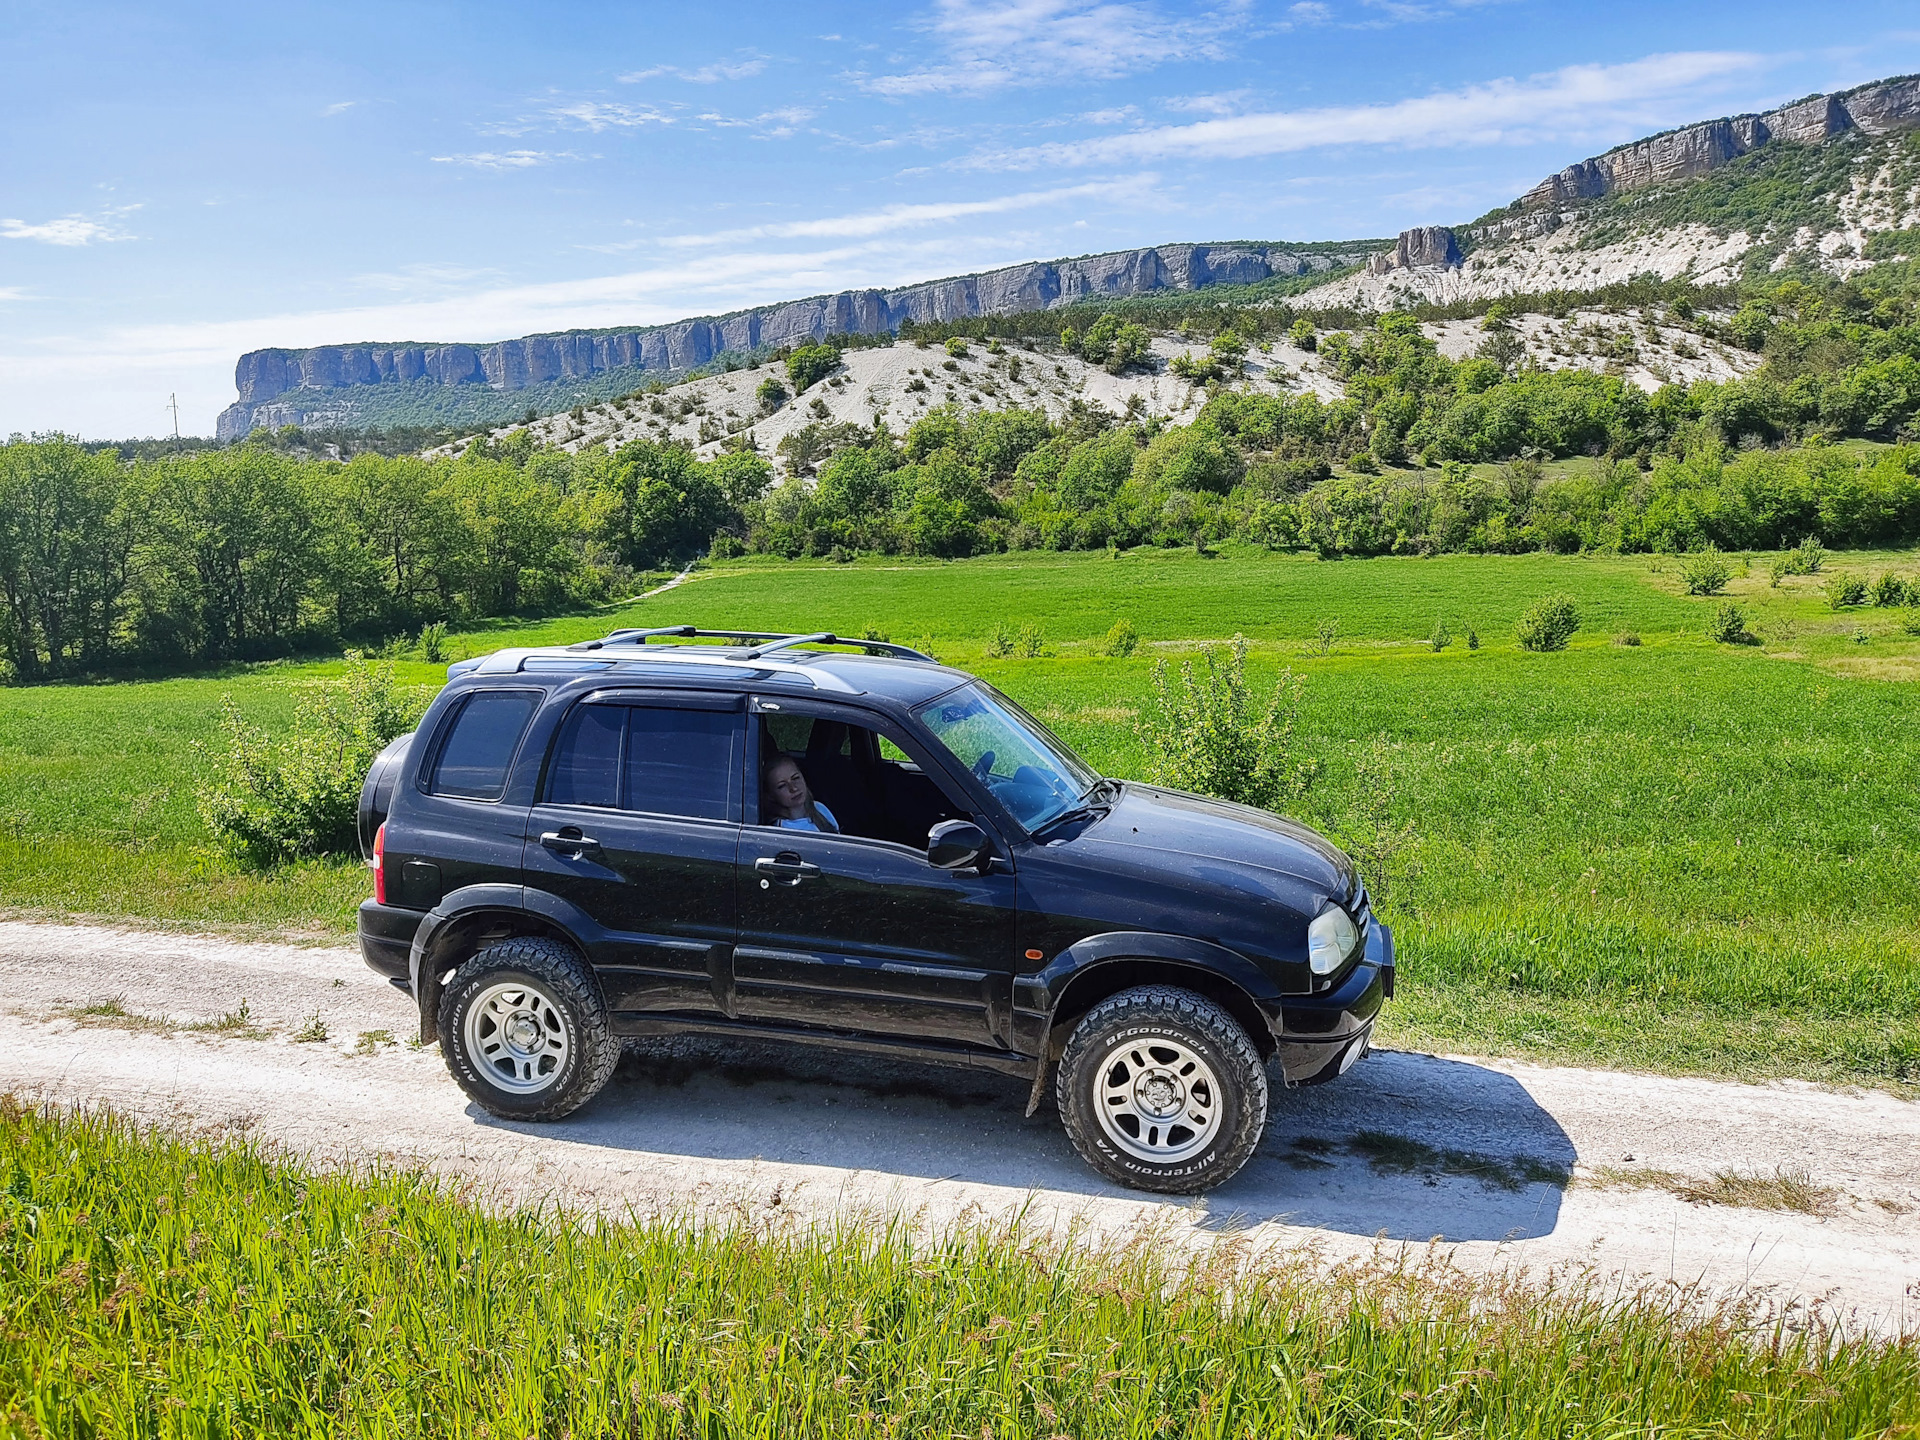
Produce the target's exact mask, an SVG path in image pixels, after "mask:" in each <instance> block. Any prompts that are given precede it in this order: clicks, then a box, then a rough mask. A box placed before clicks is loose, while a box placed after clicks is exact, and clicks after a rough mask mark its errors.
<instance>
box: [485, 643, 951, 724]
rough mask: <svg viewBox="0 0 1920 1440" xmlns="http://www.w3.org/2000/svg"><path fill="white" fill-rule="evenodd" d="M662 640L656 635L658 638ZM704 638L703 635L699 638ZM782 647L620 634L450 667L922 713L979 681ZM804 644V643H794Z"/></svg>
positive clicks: (926, 664)
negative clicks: (759, 692)
mask: <svg viewBox="0 0 1920 1440" xmlns="http://www.w3.org/2000/svg"><path fill="white" fill-rule="evenodd" d="M655 633H657V632H655ZM695 633H696V634H697V633H700V632H695ZM758 638H761V639H765V640H778V641H781V642H784V643H779V644H772V645H767V644H758V643H754V642H752V641H746V642H743V643H740V644H734V645H699V644H691V645H687V644H648V643H647V639H648V634H647V633H644V632H627V633H622V632H618V631H616V632H615V633H614V634H613V635H609V636H608V637H606V638H605V639H604V640H596V641H586V642H582V643H580V644H576V645H547V646H527V647H512V648H508V649H504V650H496V651H494V652H493V653H492V654H490V655H478V656H474V657H473V658H471V659H468V660H461V661H457V662H455V663H454V664H452V665H449V666H448V667H447V676H448V678H449V679H450V680H457V679H460V678H462V677H475V678H481V679H484V678H490V677H496V676H501V677H503V676H507V675H514V676H519V677H525V678H528V679H550V680H551V681H552V683H556V684H564V683H566V682H567V681H570V680H574V679H578V678H580V677H582V676H585V675H589V674H599V675H602V676H604V677H605V678H606V680H607V681H608V682H610V683H616V684H639V685H647V684H656V683H660V684H666V685H671V686H700V685H711V686H713V687H716V688H721V689H726V690H747V689H756V688H767V689H777V690H781V691H785V692H787V693H793V694H809V693H811V694H814V695H816V696H818V697H819V698H821V699H831V698H834V697H851V696H867V697H871V698H874V699H881V700H887V701H891V702H893V703H894V704H897V705H905V706H912V705H918V704H920V703H922V702H923V701H926V700H931V699H933V698H934V697H935V696H936V695H943V694H945V693H946V692H947V691H949V690H951V689H953V688H954V687H955V686H956V685H961V684H965V683H966V682H967V681H969V680H972V679H973V678H974V677H973V676H972V675H969V674H968V673H967V672H966V671H964V670H957V669H955V668H953V667H952V666H950V665H942V664H939V663H938V662H937V661H935V660H932V659H931V658H928V657H925V656H921V655H920V654H919V652H918V651H914V650H909V649H907V648H906V647H905V646H896V645H887V644H886V642H881V641H861V640H846V641H834V642H833V643H840V644H847V645H871V646H874V647H879V646H882V645H885V648H887V649H889V650H893V651H896V652H898V653H896V654H882V655H874V654H863V653H854V654H849V653H847V652H845V651H834V650H825V649H820V648H816V646H817V644H823V643H828V642H829V641H831V640H832V637H827V639H826V640H821V641H817V642H814V643H805V642H807V641H809V640H810V638H811V637H805V636H780V637H773V636H766V637H758ZM795 642H800V643H795Z"/></svg>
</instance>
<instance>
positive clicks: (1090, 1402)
mask: <svg viewBox="0 0 1920 1440" xmlns="http://www.w3.org/2000/svg"><path fill="white" fill-rule="evenodd" d="M0 1166H4V1167H5V1169H6V1171H7V1173H8V1174H9V1175H10V1176H11V1177H12V1178H11V1179H10V1180H9V1182H8V1184H7V1186H6V1188H5V1189H4V1191H0V1312H3V1313H4V1320H3V1321H0V1431H4V1432H5V1433H8V1434H15V1435H33V1436H45V1437H53V1440H67V1437H74V1440H79V1437H93V1436H98V1435H154V1436H228V1435H232V1436H239V1435H274V1436H307V1435H313V1436H329V1437H331V1436H379V1437H402V1436H412V1435H459V1436H474V1437H486V1436H501V1437H506V1436H511V1437H519V1436H541V1437H553V1440H559V1437H562V1436H574V1437H580V1440H585V1437H590V1436H607V1435H622V1436H661V1437H666V1436H676V1437H679V1436H701V1437H737V1440H750V1437H763V1436H764V1437H776V1436H777V1437H782V1440H784V1437H789V1436H791V1437H814V1436H899V1435H945V1436H997V1437H1002V1440H1013V1437H1027V1436H1034V1437H1039V1436H1052V1437H1060V1436H1076V1435H1079V1436H1137V1437H1142V1440H1145V1437H1153V1436H1195V1437H1223V1440H1224V1437H1235V1440H1238V1437H1247V1436H1301V1437H1325V1440H1333V1437H1336V1436H1348V1437H1351V1436H1368V1437H1377V1436H1388V1435H1393V1436H1406V1437H1409V1440H1426V1437H1432V1440H1439V1437H1458V1436H1468V1435H1476V1436H1489V1437H1491V1436H1500V1437H1523V1436H1539V1437H1545V1436H1558V1437H1593V1440H1601V1437H1617V1436H1627V1435H1633V1436H1650V1435H1659V1436H1661V1437H1663V1440H1691V1437H1709V1436H1711V1437H1722V1436H1728V1435H1740V1436H1751V1437H1807V1440H1855V1437H1858V1440H1866V1437H1875V1436H1892V1435H1896V1434H1908V1433H1911V1432H1910V1431H1908V1430H1906V1429H1904V1428H1901V1427H1903V1426H1904V1425H1905V1424H1910V1423H1911V1422H1912V1421H1913V1420H1914V1418H1915V1417H1916V1415H1917V1414H1920V1352H1917V1351H1916V1348H1915V1344H1914V1342H1913V1341H1912V1340H1911V1339H1908V1340H1906V1341H1904V1342H1895V1343H1877V1342H1875V1341H1873V1340H1870V1339H1863V1338H1860V1337H1858V1336H1848V1335H1844V1334H1836V1333H1834V1332H1833V1331H1831V1330H1829V1329H1828V1328H1826V1327H1825V1326H1824V1325H1823V1324H1821V1323H1818V1319H1817V1317H1816V1318H1815V1323H1813V1324H1810V1325H1809V1324H1807V1323H1805V1322H1806V1320H1807V1319H1808V1318H1809V1317H1808V1316H1806V1315H1805V1314H1802V1315H1800V1316H1797V1317H1795V1323H1789V1324H1780V1323H1776V1322H1770V1321H1766V1320H1764V1319H1763V1318H1762V1317H1760V1316H1758V1315H1757V1314H1756V1313H1754V1312H1752V1311H1742V1310H1739V1309H1732V1308H1724V1307H1723V1308H1715V1307H1711V1306H1708V1305H1706V1304H1705V1303H1704V1302H1703V1301H1702V1300H1701V1298H1700V1297H1698V1296H1694V1295H1690V1294H1689V1293H1687V1292H1686V1291H1684V1290H1678V1289H1675V1288H1673V1287H1670V1286H1668V1285H1665V1284H1661V1285H1656V1286H1650V1287H1648V1288H1646V1289H1643V1290H1641V1291H1639V1292H1637V1293H1627V1294H1619V1293H1608V1292H1606V1291H1605V1290H1604V1289H1601V1288H1597V1287H1595V1286H1593V1285H1592V1284H1590V1283H1589V1282H1588V1281H1587V1280H1586V1279H1585V1278H1584V1277H1581V1276H1578V1275H1574V1276H1568V1277H1563V1278H1562V1279H1561V1280H1560V1281H1559V1282H1558V1283H1557V1284H1555V1285H1554V1286H1553V1287H1552V1288H1550V1289H1549V1288H1541V1287H1537V1286H1536V1285H1534V1284H1530V1283H1528V1282H1526V1281H1523V1280H1515V1279H1512V1278H1503V1279H1498V1280H1487V1281H1471V1280H1468V1279H1466V1278H1464V1277H1462V1276H1461V1275H1460V1274H1459V1273H1458V1272H1454V1271H1449V1270H1447V1269H1445V1268H1444V1267H1443V1266H1440V1265H1437V1264H1423V1263H1420V1262H1419V1261H1417V1260H1416V1261H1414V1262H1411V1263H1406V1264H1402V1265H1394V1264H1388V1263H1374V1264H1370V1265H1368V1264H1350V1265H1346V1266H1341V1267H1338V1268H1334V1269H1332V1270H1322V1269H1321V1268H1320V1267H1319V1266H1318V1265H1317V1264H1316V1263H1315V1261H1314V1259H1313V1257H1312V1256H1311V1255H1307V1254H1302V1253H1300V1252H1292V1253H1290V1254H1287V1253H1283V1254H1280V1255H1278V1256H1269V1257H1267V1258H1265V1259H1263V1260H1259V1261H1255V1262H1253V1263H1246V1262H1244V1261H1243V1260H1240V1259H1237V1258H1236V1256H1235V1253H1234V1251H1233V1249H1232V1248H1231V1247H1230V1246H1229V1247H1227V1248H1225V1249H1223V1250H1221V1251H1219V1252H1215V1253H1214V1254H1212V1255H1204V1254H1199V1253H1197V1252H1185V1251H1181V1250H1177V1249H1172V1248H1170V1247H1168V1246H1167V1245H1165V1244H1164V1243H1162V1242H1159V1241H1157V1240H1155V1239H1153V1238H1152V1237H1147V1238H1145V1239H1143V1240H1141V1241H1137V1242H1136V1243H1135V1244H1133V1245H1132V1246H1131V1247H1129V1248H1127V1249H1124V1250H1117V1251H1116V1250H1102V1249H1101V1248H1099V1247H1097V1246H1065V1247H1055V1246H1052V1245H1048V1244H1045V1243H1040V1242H1036V1241H1034V1240H1032V1239H1029V1238H1027V1237H1023V1236H1021V1235H1019V1234H1017V1233H1014V1234H1005V1233H1002V1234H997V1235H987V1234H973V1235H966V1234H961V1235H958V1236H955V1237H950V1238H947V1239H944V1240H933V1239H924V1238H923V1239H916V1238H914V1237H912V1236H911V1235H910V1234H908V1233H907V1232H906V1231H904V1230H903V1229H900V1228H896V1227H890V1228H887V1229H884V1230H879V1231H872V1232H865V1233H856V1234H846V1235H809V1234H806V1233H801V1232H783V1231H781V1230H779V1229H770V1228H767V1227H765V1226H761V1225H754V1224H752V1223H751V1222H747V1221H744V1220H743V1221H741V1222H738V1223H737V1224H735V1225H733V1226H730V1227H729V1226H723V1225H721V1226H706V1227H700V1228H695V1227H690V1226H675V1225H670V1224H665V1225H663V1224H648V1225H638V1226H633V1227H627V1226H623V1225H618V1224H609V1223H605V1222H601V1223H597V1224H596V1223H592V1222H588V1223H576V1222H573V1221H570V1220H569V1219H568V1218H567V1217H565V1216H555V1215H547V1216H533V1215H530V1214H527V1213H524V1212H522V1213H518V1214H512V1215H494V1214H488V1213H485V1212H484V1211H481V1210H479V1209H476V1208H474V1207H472V1206H470V1205H466V1204H461V1203H458V1202H457V1201H455V1200H453V1199H451V1198H450V1197H449V1196H448V1194H447V1193H446V1192H445V1191H444V1190H443V1189H440V1188H438V1187H436V1186H434V1185H433V1184H432V1183H430V1182H428V1181H426V1180H423V1179H422V1178H420V1177H418V1176H412V1175H407V1174H394V1173H385V1174H375V1175H372V1176H370V1177H365V1178H361V1179H355V1178H353V1177H351V1176H346V1175H341V1174H337V1173H317V1172H314V1171H312V1170H308V1169H302V1168H299V1167H295V1166H291V1165H286V1164H280V1163H275V1162H274V1161H273V1160H271V1159H270V1158H267V1157H263V1156H262V1155H261V1154H260V1153H259V1152H257V1151H253V1150H248V1149H244V1148H215V1147H213V1146H210V1145H208V1144H206V1143H204V1142H200V1143H182V1142H180V1141H178V1140H175V1139H171V1138H168V1137H165V1136H156V1135H140V1134H136V1133H135V1132H133V1131H132V1130H130V1129H129V1128H127V1127H124V1126H121V1125H117V1124H115V1123H113V1122H112V1121H111V1120H108V1119H104V1118H101V1117H92V1118H75V1117H55V1118H50V1117H46V1116H42V1115H37V1114H34V1113H32V1112H29V1111H25V1110H23V1109H22V1108H21V1107H20V1106H18V1105H17V1104H15V1103H14V1102H13V1100H12V1098H11V1097H0ZM1188 1253H1193V1254H1194V1256H1195V1260H1196V1261H1197V1262H1198V1263H1196V1264H1192V1265H1189V1266H1188V1267H1187V1268H1186V1269H1185V1270H1184V1272H1183V1271H1182V1270H1181V1269H1180V1268H1179V1265H1180V1262H1181V1260H1182V1258H1183V1257H1184V1256H1185V1255H1186V1254H1188Z"/></svg>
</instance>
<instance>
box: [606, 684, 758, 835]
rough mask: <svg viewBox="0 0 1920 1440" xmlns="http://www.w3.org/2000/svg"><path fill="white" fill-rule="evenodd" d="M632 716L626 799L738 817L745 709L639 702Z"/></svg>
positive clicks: (704, 815)
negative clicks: (685, 707) (742, 711)
mask: <svg viewBox="0 0 1920 1440" xmlns="http://www.w3.org/2000/svg"><path fill="white" fill-rule="evenodd" d="M631 715H632V719H631V721H630V722H629V723H630V724H631V726H632V728H631V730H630V731H629V733H628V735H627V762H626V766H625V780H626V784H625V794H624V795H623V796H622V797H621V803H622V804H623V805H624V806H625V807H626V808H627V809H629V810H648V811H652V812H653V813H654V814H657V815H686V816H690V817H692V818H694V819H697V820H731V819H733V818H734V796H735V795H737V794H738V793H739V789H740V780H739V768H740V740H741V724H740V715H739V712H737V711H730V710H669V709H666V708H664V707H663V708H661V709H657V710H653V709H646V708H643V707H639V706H636V707H635V708H634V709H633V710H632V711H631Z"/></svg>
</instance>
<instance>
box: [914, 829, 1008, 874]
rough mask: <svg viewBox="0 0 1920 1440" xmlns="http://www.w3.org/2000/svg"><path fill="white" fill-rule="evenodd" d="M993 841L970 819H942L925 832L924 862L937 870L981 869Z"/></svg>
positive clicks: (990, 850) (989, 855) (986, 859)
mask: <svg viewBox="0 0 1920 1440" xmlns="http://www.w3.org/2000/svg"><path fill="white" fill-rule="evenodd" d="M992 857H993V842H992V841H991V840H989V839H987V832H986V831H984V830H982V829H981V828H980V827H979V826H978V825H976V824H974V823H973V822H972V821H971V820H942V821H941V822H940V823H939V824H938V825H936V826H934V827H933V828H932V829H931V830H929V831H928V832H927V863H928V864H929V865H931V866H933V867H934V868H935V869H937V870H980V869H984V868H985V866H986V862H987V861H988V860H990V859H991V858H992Z"/></svg>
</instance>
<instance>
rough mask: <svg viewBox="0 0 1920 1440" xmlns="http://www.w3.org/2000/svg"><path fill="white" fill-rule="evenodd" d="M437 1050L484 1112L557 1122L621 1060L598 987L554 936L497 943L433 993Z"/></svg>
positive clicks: (581, 1102)
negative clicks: (436, 997) (437, 1003)
mask: <svg viewBox="0 0 1920 1440" xmlns="http://www.w3.org/2000/svg"><path fill="white" fill-rule="evenodd" d="M439 1021H440V1049H441V1052H442V1053H443V1054H444V1055H445V1056H446V1060H447V1069H448V1070H449V1071H450V1072H452V1075H453V1078H454V1079H455V1080H456V1081H457V1082H459V1085H460V1088H461V1089H462V1090H465V1091H466V1092H467V1094H469V1095H471V1096H472V1097H473V1098H474V1100H475V1101H476V1102H477V1103H478V1104H479V1105H480V1107H481V1108H482V1109H484V1110H486V1111H487V1112H488V1113H489V1114H492V1115H498V1116H501V1117H502V1118H504V1119H513V1120H557V1119H559V1118H560V1117H561V1116H562V1115H570V1114H572V1113H573V1112H574V1111H575V1110H578V1109H579V1108H580V1107H581V1106H582V1105H584V1104H586V1103H587V1102H588V1101H589V1100H591V1099H593V1097H594V1096H595V1095H598V1094H599V1093H600V1091H601V1088H602V1087H603V1086H605V1085H606V1083H607V1081H608V1079H609V1078H611V1076H612V1075H613V1068H614V1066H615V1065H617V1064H618V1063H619V1061H620V1040H619V1037H618V1036H616V1035H613V1034H611V1033H610V1032H609V1030H608V1026H607V1012H606V1006H605V1005H604V1004H603V1003H602V1002H601V999H600V987H599V986H598V985H596V984H595V983H594V979H593V974H592V972H591V971H590V970H588V969H587V966H586V963H585V962H584V961H582V960H581V958H580V957H579V956H578V955H577V954H575V953H574V952H573V951H572V950H570V949H568V948H567V947H566V946H565V945H562V944H560V943H559V942H558V941H556V940H545V939H539V938H536V937H531V936H527V937H522V938H519V939H514V940H503V941H501V942H500V943H499V944H497V945H490V946H488V947H487V948H486V949H485V950H482V951H481V952H480V953H479V954H478V955H475V956H474V957H473V958H472V959H471V960H468V961H467V962H466V964H464V965H462V966H461V967H460V968H459V970H457V971H456V972H455V973H454V976H453V979H452V980H451V981H449V982H448V984H447V987H446V989H445V991H444V992H443V993H442V994H441V997H440V1017H439Z"/></svg>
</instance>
